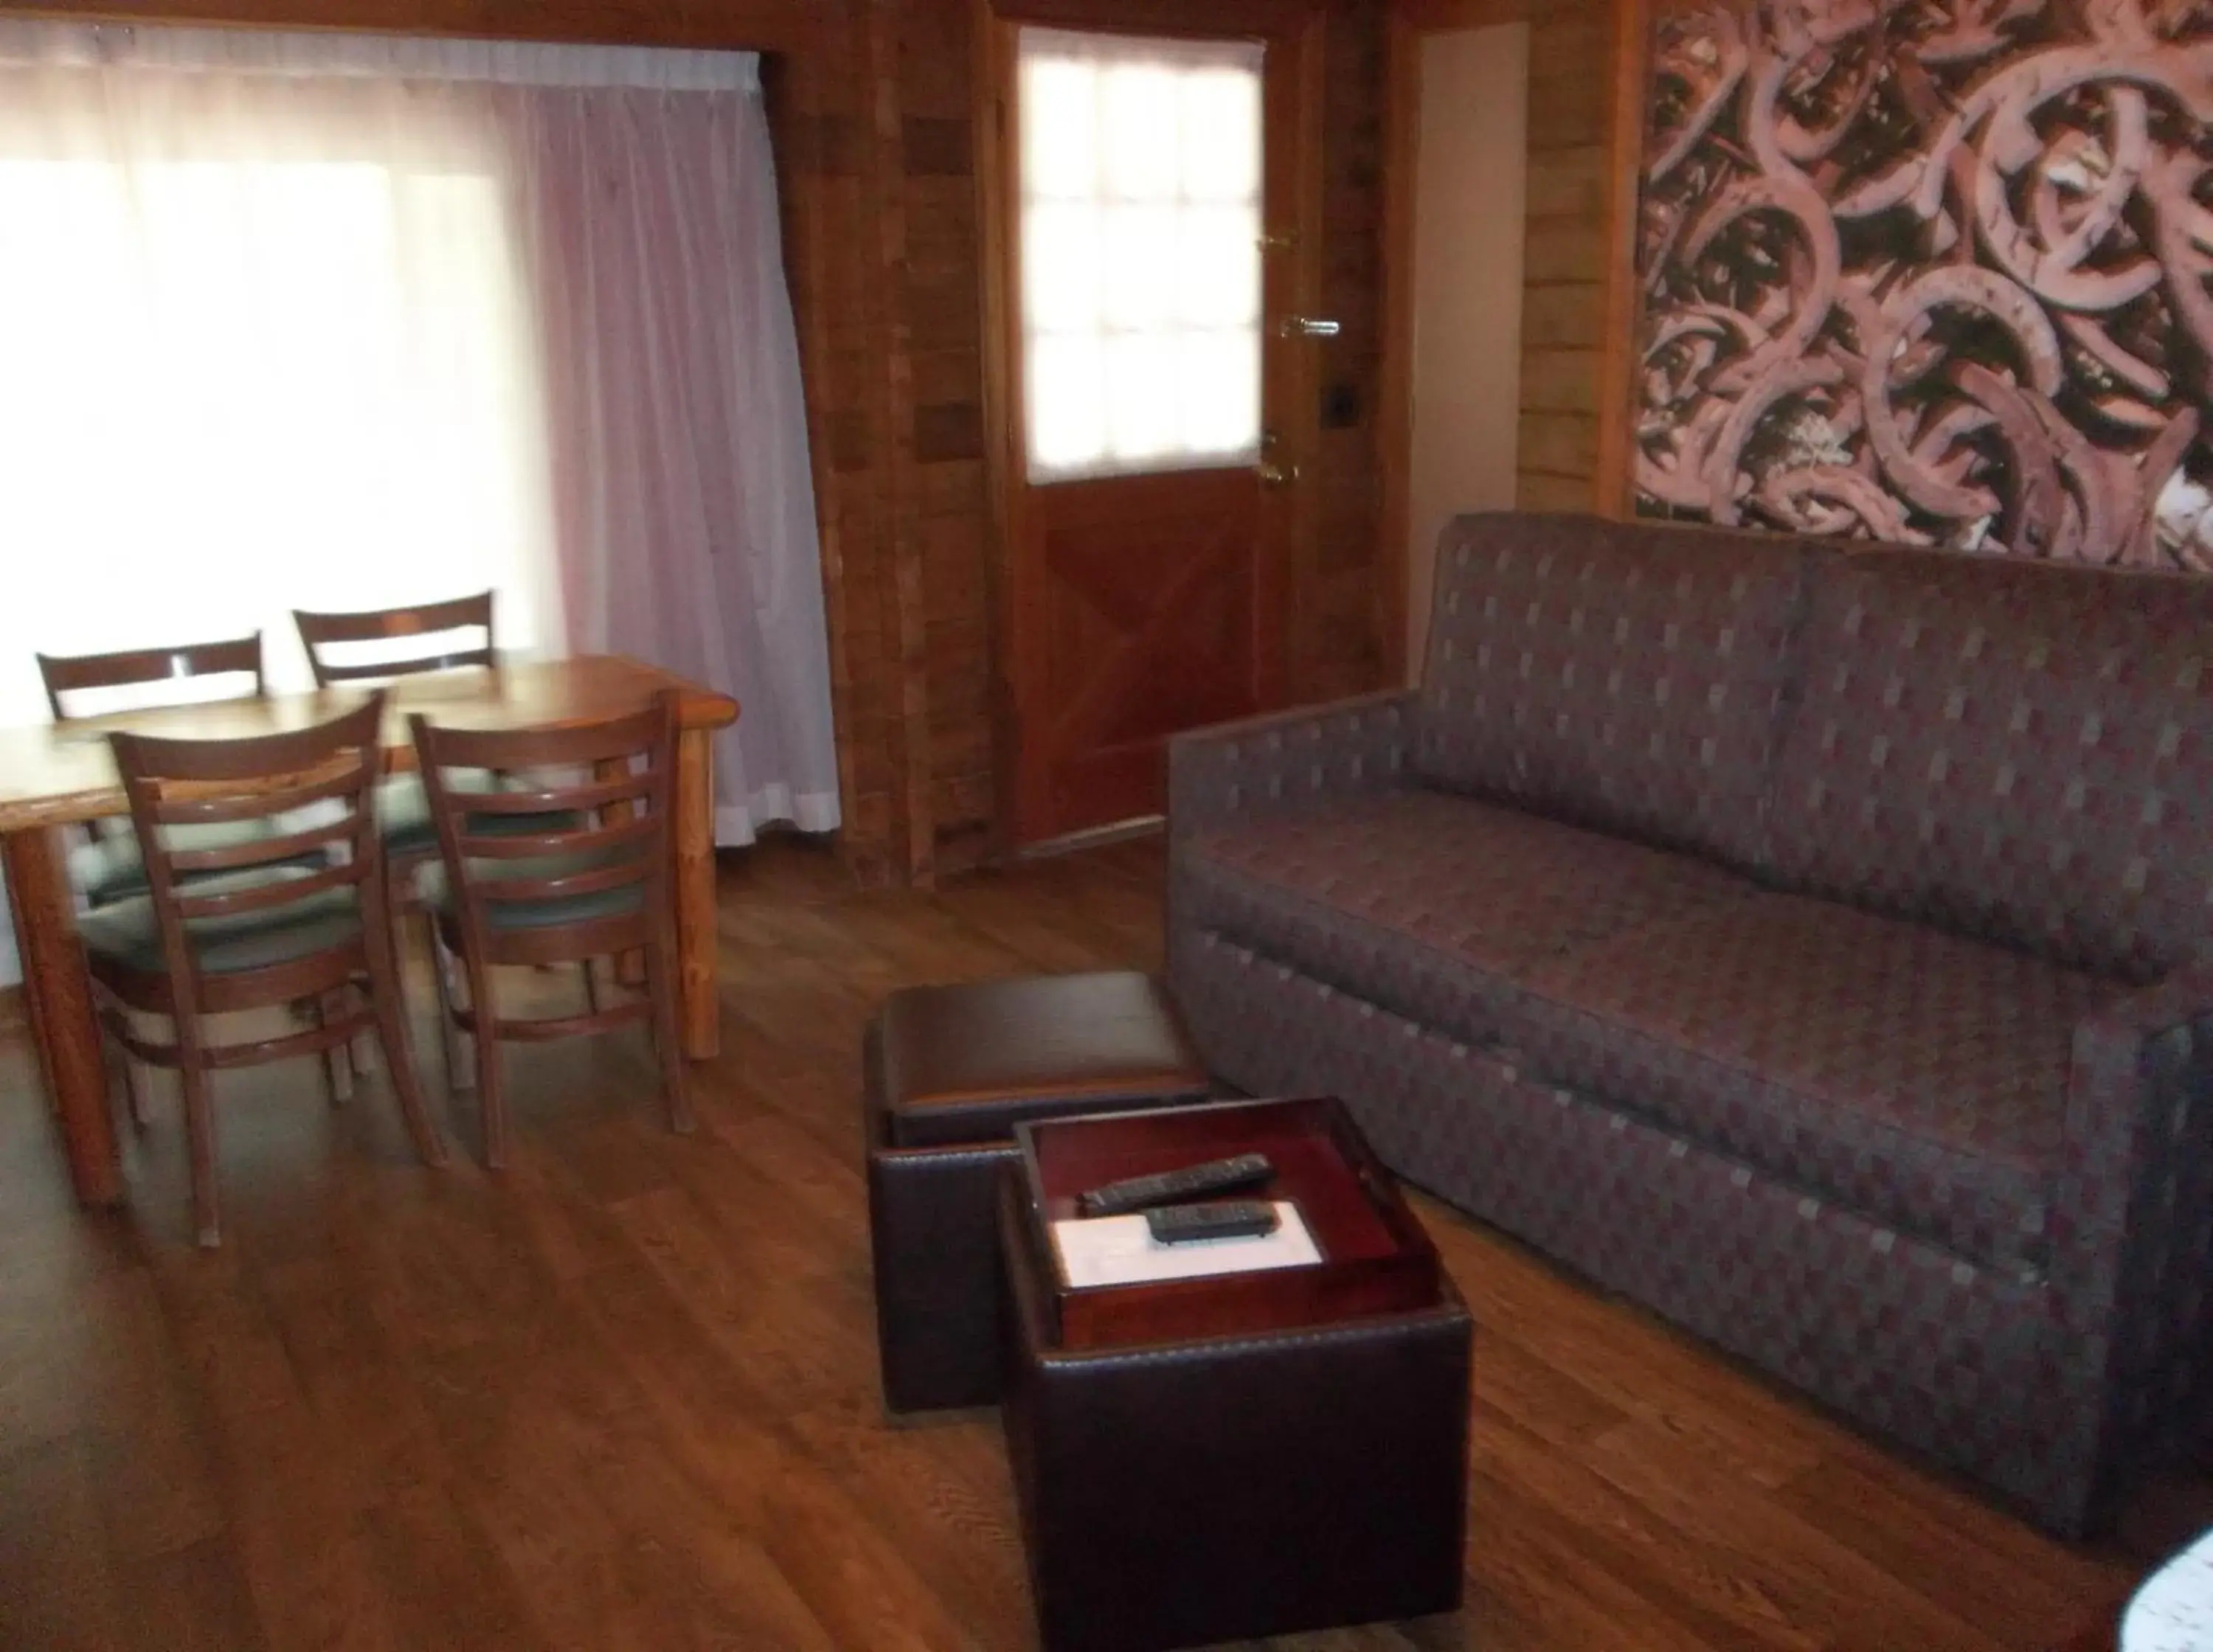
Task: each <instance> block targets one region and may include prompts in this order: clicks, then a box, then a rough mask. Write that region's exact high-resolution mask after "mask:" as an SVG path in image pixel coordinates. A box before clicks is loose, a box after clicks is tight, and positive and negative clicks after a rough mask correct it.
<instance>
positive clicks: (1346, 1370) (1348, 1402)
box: [999, 1115, 1474, 1652]
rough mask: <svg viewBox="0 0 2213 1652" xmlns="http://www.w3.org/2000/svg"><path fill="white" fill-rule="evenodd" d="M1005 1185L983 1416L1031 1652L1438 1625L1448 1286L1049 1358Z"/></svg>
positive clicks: (1450, 1408) (1154, 1647) (1006, 1177)
mask: <svg viewBox="0 0 2213 1652" xmlns="http://www.w3.org/2000/svg"><path fill="white" fill-rule="evenodd" d="M1186 1116H1187V1115H1179V1116H1178V1117H1179V1119H1182V1118H1184V1117H1186ZM1102 1122H1103V1121H1102ZM1024 1170H1025V1165H1024V1162H1023V1160H1022V1158H1021V1155H1020V1154H1019V1152H1018V1154H1017V1155H1016V1158H1015V1161H1014V1162H1013V1163H1012V1164H1010V1165H1009V1167H1008V1168H1007V1169H1006V1170H1005V1171H1004V1172H1003V1173H1002V1179H1001V1180H1002V1190H1001V1197H1000V1210H999V1224H1000V1249H1001V1256H1002V1259H1003V1277H1004V1281H1005V1291H1006V1303H1007V1305H1006V1307H1005V1309H1004V1312H1005V1313H1006V1314H1007V1316H1008V1330H1007V1335H1006V1338H1005V1342H1004V1348H1005V1358H1006V1362H1007V1374H1006V1379H1005V1397H1004V1404H1003V1417H1004V1420H1005V1425H1006V1432H1007V1455H1008V1458H1009V1463H1010V1465H1011V1466H1012V1467H1013V1470H1014V1478H1015V1493H1016V1496H1017V1498H1018V1500H1019V1502H1020V1503H1021V1516H1022V1535H1023V1540H1024V1547H1025V1548H1026V1550H1027V1552H1028V1558H1029V1570H1030V1587H1031V1593H1032V1594H1033V1598H1034V1600H1035V1604H1036V1608H1037V1615H1038V1625H1039V1638H1040V1641H1041V1643H1042V1644H1043V1646H1044V1648H1045V1652H1164V1649H1167V1648H1173V1647H1188V1646H1195V1645H1200V1644H1206V1643H1215V1642H1220V1641H1238V1642H1245V1641H1247V1640H1252V1639H1258V1638H1260V1637H1266V1636H1271V1635H1286V1634H1294V1633H1297V1632H1300V1631H1306V1630H1316V1629H1323V1628H1328V1627H1334V1626H1338V1625H1351V1624H1363V1623H1371V1622H1376V1621H1380V1620H1385V1619H1404V1618H1419V1617H1427V1616H1430V1615H1431V1614H1433V1613H1437V1612H1451V1611H1453V1610H1454V1609H1456V1608H1457V1607H1458V1606H1459V1605H1460V1599H1461V1594H1462V1590H1463V1587H1464V1583H1463V1580H1464V1578H1465V1575H1466V1530H1467V1527H1466V1513H1467V1484H1468V1481H1467V1474H1468V1405H1469V1378H1470V1371H1471V1361H1472V1351H1473V1341H1474V1326H1473V1322H1472V1320H1471V1318H1470V1316H1469V1314H1468V1312H1467V1309H1466V1307H1465V1306H1463V1305H1462V1303H1461V1301H1460V1297H1459V1295H1458V1293H1457V1292H1456V1291H1455V1290H1454V1289H1453V1286H1452V1283H1451V1281H1450V1279H1449V1278H1448V1277H1445V1276H1443V1275H1442V1273H1441V1272H1440V1274H1439V1275H1438V1277H1437V1279H1436V1286H1435V1289H1434V1290H1433V1291H1432V1293H1431V1294H1430V1296H1429V1299H1428V1302H1427V1305H1425V1306H1419V1307H1414V1308H1403V1309H1397V1310H1393V1311H1386V1312H1377V1313H1372V1314H1356V1313H1354V1314H1344V1315H1343V1316H1341V1317H1338V1316H1332V1317H1329V1318H1326V1319H1325V1320H1321V1321H1320V1322H1317V1323H1314V1324H1309V1325H1307V1326H1301V1327H1299V1328H1295V1329H1284V1330H1277V1331H1258V1332H1245V1333H1240V1334H1229V1335H1221V1336H1211V1337H1204V1338H1185V1339H1181V1340H1172V1341H1163V1340H1153V1339H1150V1338H1146V1339H1143V1340H1137V1341H1131V1342H1125V1343H1119V1344H1114V1345H1093V1346H1070V1345H1068V1344H1067V1342H1066V1339H1065V1338H1064V1335H1063V1334H1062V1332H1064V1331H1065V1329H1066V1321H1065V1320H1062V1319H1060V1317H1059V1315H1060V1312H1064V1311H1065V1309H1063V1310H1060V1311H1057V1310H1056V1307H1055V1301H1054V1295H1055V1289H1056V1286H1055V1284H1054V1283H1052V1279H1051V1273H1052V1269H1053V1266H1054V1265H1053V1264H1052V1262H1051V1261H1050V1260H1049V1259H1047V1254H1046V1251H1045V1248H1044V1247H1046V1246H1049V1243H1050V1241H1043V1240H1041V1239H1040V1238H1039V1228H1038V1226H1037V1222H1036V1217H1035V1214H1034V1212H1033V1210H1032V1209H1031V1208H1030V1207H1031V1204H1032V1198H1031V1196H1030V1194H1029V1193H1028V1192H1027V1191H1025V1187H1024V1182H1023V1174H1024ZM1192 1283H1197V1282H1192V1281H1180V1282H1178V1284H1177V1286H1176V1287H1172V1288H1170V1289H1180V1288H1181V1287H1183V1286H1187V1285H1190V1284H1192ZM1061 1289H1063V1290H1064V1289H1065V1288H1064V1287H1062V1288H1061ZM1061 1300H1062V1301H1063V1303H1064V1304H1065V1302H1066V1301H1067V1297H1066V1295H1063V1296H1062V1298H1061Z"/></svg>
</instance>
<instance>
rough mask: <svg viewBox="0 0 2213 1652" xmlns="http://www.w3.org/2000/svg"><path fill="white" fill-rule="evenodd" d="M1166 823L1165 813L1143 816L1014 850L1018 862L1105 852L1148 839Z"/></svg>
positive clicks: (1070, 833)
mask: <svg viewBox="0 0 2213 1652" xmlns="http://www.w3.org/2000/svg"><path fill="white" fill-rule="evenodd" d="M1166 825H1167V816H1166V815H1165V814H1140V815H1139V816H1137V819H1135V820H1117V821H1115V822H1114V824H1113V825H1112V826H1093V827H1091V828H1089V829H1088V831H1083V832H1068V833H1065V834H1064V835H1063V836H1061V837H1058V838H1046V840H1045V841H1044V842H1043V843H1041V844H1024V845H1023V846H1022V847H1021V848H1020V849H1017V850H1015V859H1016V860H1018V861H1041V860H1049V859H1051V858H1052V856H1055V855H1073V854H1075V853H1076V851H1077V850H1082V849H1103V848H1105V847H1106V845H1107V844H1119V843H1126V842H1128V841H1129V840H1130V839H1131V838H1149V837H1151V836H1153V835H1154V834H1155V832H1159V831H1160V830H1161V828H1162V827H1163V826H1166Z"/></svg>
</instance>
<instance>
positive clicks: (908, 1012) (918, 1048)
mask: <svg viewBox="0 0 2213 1652" xmlns="http://www.w3.org/2000/svg"><path fill="white" fill-rule="evenodd" d="M862 1065H863V1101H862V1105H863V1110H864V1118H863V1128H864V1130H865V1131H866V1139H867V1143H868V1155H869V1163H868V1177H869V1247H870V1249H871V1252H872V1253H873V1256H874V1259H875V1289H876V1341H877V1349H878V1352H879V1357H880V1360H881V1369H882V1376H883V1392H884V1405H885V1406H886V1408H887V1410H890V1411H895V1412H898V1411H924V1410H936V1409H942V1408H947V1407H952V1406H959V1405H993V1404H996V1403H997V1400H998V1398H999V1261H998V1234H997V1227H996V1225H995V1222H994V1218H993V1216H992V1210H993V1204H994V1201H995V1200H996V1198H997V1190H998V1174H999V1169H1000V1167H1001V1166H1002V1165H1003V1164H1004V1163H1005V1162H1006V1161H1007V1160H1008V1159H1009V1157H1010V1156H1011V1155H1012V1154H1013V1151H1014V1149H1013V1145H1012V1143H1011V1142H1010V1140H1009V1137H1011V1136H1012V1134H1013V1131H1014V1127H1015V1125H1016V1124H1018V1123H1020V1122H1021V1121H1023V1120H1025V1119H1048V1118H1057V1117H1061V1116H1064V1115H1067V1114H1072V1113H1100V1112H1119V1111H1126V1110H1128V1109H1130V1108H1133V1107H1144V1106H1184V1105H1187V1104H1189V1103H1192V1102H1195V1101H1203V1100H1206V1099H1207V1097H1208V1085H1207V1078H1206V1073H1205V1070H1204V1067H1202V1066H1201V1065H1200V1064H1199V1060H1198V1054H1197V1052H1194V1051H1193V1050H1192V1047H1191V1045H1190V1044H1189V1042H1188V1040H1186V1039H1185V1037H1184V1034H1183V1030H1182V1026H1181V1023H1180V1021H1179V1020H1178V1018H1177V1016H1176V1015H1175V1011H1174V1008H1173V1007H1172V1006H1171V1005H1170V1004H1169V1003H1168V1001H1167V997H1166V995H1165V994H1164V993H1163V992H1162V991H1161V987H1160V984H1159V983H1158V982H1156V981H1155V980H1154V979H1152V978H1150V977H1149V976H1146V975H1142V974H1137V973H1133V972H1105V973H1100V974H1091V975H1064V976H1036V977H1025V978H1018V979H1015V980H1007V981H987V982H978V983H974V984H965V985H959V986H942V987H917V988H911V989H909V990H907V991H901V992H895V993H893V994H892V995H891V996H890V997H888V998H887V999H886V1000H885V1003H884V1007H883V1009H882V1010H881V1013H880V1014H879V1015H877V1017H876V1018H875V1021H872V1022H871V1023H870V1024H869V1030H868V1033H867V1035H866V1038H865V1040H864V1043H863V1052H862Z"/></svg>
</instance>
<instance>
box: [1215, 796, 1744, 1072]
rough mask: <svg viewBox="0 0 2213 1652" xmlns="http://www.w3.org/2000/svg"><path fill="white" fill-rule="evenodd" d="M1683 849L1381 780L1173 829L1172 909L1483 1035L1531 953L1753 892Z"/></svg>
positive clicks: (1556, 950)
mask: <svg viewBox="0 0 2213 1652" xmlns="http://www.w3.org/2000/svg"><path fill="white" fill-rule="evenodd" d="M1756 893H1757V892H1756V891H1755V890H1754V888H1753V886H1752V885H1751V884H1750V883H1748V882H1747V881H1744V880H1743V879H1741V878H1739V877H1737V876H1735V875H1734V874H1732V873H1729V872H1726V871H1723V870H1722V869H1719V868H1717V867H1714V866H1711V865H1709V864H1707V863H1705V862H1704V861H1699V860H1696V859H1692V858H1691V857H1689V856H1682V855H1676V854H1672V853H1669V852H1668V851H1667V850H1657V849H1650V848H1647V847H1644V846H1643V845H1641V844H1633V843H1630V842H1627V841H1625V839H1622V838H1609V837H1606V836H1603V835H1600V834H1599V833H1596V832H1584V831H1581V830H1578V829H1577V828H1576V827H1573V826H1562V825H1560V824H1559V823H1558V822H1557V821H1552V820H1544V819H1542V818H1540V817H1539V816H1537V815H1533V814H1523V813H1521V812H1519V811H1517V810H1515V809H1511V808H1497V807H1495V806H1493V805H1491V804H1488V803H1482V802H1476V801H1474V800H1472V799H1470V798H1466V797H1460V796H1450V795H1448V794H1445V793H1442V792H1436V791H1427V790H1407V791H1399V792H1390V793H1386V794H1383V795H1381V796H1369V797H1362V798H1357V799H1352V800H1348V801H1344V802H1334V803H1330V804H1326V805H1323V806H1320V807H1317V808H1306V809H1302V810H1301V811H1300V812H1298V813H1297V814H1283V815H1278V816H1275V817H1273V818H1268V819H1262V820H1253V821H1245V822H1240V823H1239V824H1238V825H1237V826H1235V828H1234V829H1233V830H1228V831H1222V832H1200V833H1198V834H1196V835H1195V836H1193V837H1192V838H1188V839H1186V840H1184V841H1182V842H1180V843H1179V844H1178V846H1177V850H1176V857H1175V887H1174V899H1175V900H1176V902H1177V903H1178V906H1177V921H1178V922H1179V923H1180V924H1192V925H1195V926H1197V927H1198V928H1201V929H1205V930H1214V931H1216V932H1217V933H1220V934H1222V935H1225V936H1228V937H1229V938H1230V939H1232V940H1235V941H1237V942H1241V943H1242V944H1243V945H1246V946H1248V947H1250V948H1253V950H1254V951H1256V952H1258V953H1260V954H1263V955H1265V956H1267V957H1271V958H1273V959H1276V960H1278V961H1279V962H1282V963H1285V964H1289V965H1290V966H1293V967H1295V968H1296V969H1298V970H1300V971H1302V972H1304V973H1306V974H1308V975H1310V976H1312V977H1314V978H1316V979H1318V980H1320V981H1322V982H1325V983H1326V984H1330V985H1332V986H1336V987H1339V988H1342V989H1344V990H1345V991H1354V992H1357V993H1358V994H1359V995H1360V996H1361V997H1363V998H1365V999H1367V1000H1368V1001H1369V1002H1370V1003H1375V1004H1377V1005H1379V1006H1380V1007H1381V1008H1384V1009H1390V1010H1392V1011H1393V1012H1394V1013H1396V1014H1399V1015H1405V1016H1406V1017H1408V1018H1409V1019H1411V1020H1414V1021H1420V1022H1422V1023H1423V1024H1424V1025H1427V1026H1432V1027H1438V1028H1440V1029H1441V1030H1445V1031H1449V1032H1450V1033H1452V1034H1453V1035H1454V1036H1455V1037H1458V1038H1462V1039H1469V1040H1472V1041H1475V1042H1482V1043H1489V1042H1493V1041H1495V1040H1497V1038H1498V1037H1499V1035H1500V1029H1501V1017H1502V1015H1503V1014H1505V1013H1506V1012H1507V1010H1508V1009H1509V1006H1510V1005H1511V1004H1512V1003H1514V1002H1515V999H1516V998H1517V997H1518V987H1517V982H1518V980H1519V978H1521V977H1522V976H1524V975H1526V974H1527V972H1528V971H1529V970H1530V969H1531V968H1532V967H1533V966H1535V965H1536V964H1537V963H1539V961H1541V960H1545V959H1547V958H1551V957H1552V956H1554V955H1556V954H1560V953H1562V952H1564V951H1567V950H1569V949H1571V948H1577V947H1582V946H1586V945H1588V944H1589V943H1591V942H1596V941H1602V940H1604V939H1606V937H1607V936H1613V935H1618V934H1621V933H1623V932H1625V931H1631V930H1638V929H1641V928H1643V927H1644V926H1647V925H1650V924H1658V923H1661V922H1664V921H1666V920H1668V919H1671V918H1677V917H1684V916H1686V915H1688V914H1691V913H1693V912H1698V911H1710V910H1713V909H1716V908H1728V907H1734V906H1735V905H1740V904H1741V903H1743V902H1745V901H1747V900H1750V899H1753V897H1754V896H1755V894H1756Z"/></svg>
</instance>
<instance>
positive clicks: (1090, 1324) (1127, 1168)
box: [1010, 1097, 1441, 1348]
mask: <svg viewBox="0 0 2213 1652" xmlns="http://www.w3.org/2000/svg"><path fill="white" fill-rule="evenodd" d="M1015 1143H1016V1146H1017V1148H1018V1149H1019V1153H1020V1160H1019V1163H1018V1164H1017V1165H1016V1166H1015V1168H1014V1174H1015V1177H1016V1179H1017V1191H1018V1192H1019V1195H1020V1198H1021V1207H1022V1218H1023V1219H1022V1221H1021V1234H1022V1237H1023V1239H1024V1241H1025V1242H1026V1245H1027V1255H1026V1256H1024V1257H1022V1258H1021V1259H1010V1260H1012V1261H1016V1262H1017V1265H1022V1266H1026V1267H1027V1268H1029V1269H1031V1270H1033V1273H1034V1277H1036V1279H1037V1280H1038V1282H1039V1283H1040V1284H1042V1285H1043V1286H1044V1287H1045V1293H1044V1294H1045V1295H1046V1300H1047V1301H1048V1302H1049V1303H1050V1305H1051V1309H1052V1320H1053V1325H1054V1330H1055V1332H1056V1334H1057V1339H1058V1344H1059V1346H1061V1347H1062V1348H1104V1347H1125V1346H1130V1345H1132V1344H1143V1343H1159V1342H1181V1341H1186V1340H1190V1339H1192V1338H1203V1337H1225V1336H1236V1335H1240V1334H1245V1333H1250V1332H1264V1331H1287V1330H1296V1329H1300V1328H1304V1327H1312V1326H1326V1325H1333V1324H1338V1323H1340V1322H1342V1321H1344V1320H1356V1319H1361V1318H1364V1317H1368V1316H1370V1315H1374V1314H1399V1313H1407V1312H1411V1311H1414V1310H1417V1309H1420V1308H1430V1307H1433V1306H1435V1305H1436V1302H1437V1301H1438V1300H1439V1281H1440V1277H1441V1270H1440V1267H1439V1265H1438V1262H1437V1253H1436V1247H1435V1246H1434V1245H1433V1244H1431V1243H1430V1236H1429V1234H1427V1233H1426V1232H1425V1231H1424V1229H1423V1228H1422V1225H1421V1223H1420V1222H1417V1220H1415V1217H1414V1213H1413V1212H1412V1211H1411V1210H1409V1209H1407V1207H1406V1202H1405V1199H1404V1198H1401V1197H1400V1196H1399V1190H1398V1186H1397V1185H1396V1184H1395V1183H1394V1182H1393V1180H1392V1179H1391V1175H1390V1173H1389V1172H1388V1171H1387V1170H1385V1169H1384V1168H1383V1167H1382V1165H1381V1163H1380V1162H1379V1161H1377V1159H1376V1157H1375V1153H1374V1152H1373V1151H1372V1150H1371V1149H1369V1145H1368V1143H1367V1142H1366V1140H1365V1139H1364V1138H1363V1137H1362V1136H1361V1134H1360V1132H1359V1131H1358V1129H1357V1128H1356V1127H1355V1126H1354V1125H1353V1122H1352V1119H1351V1118H1350V1115H1348V1114H1347V1113H1346V1112H1345V1110H1344V1103H1342V1102H1340V1101H1338V1100H1336V1099H1334V1098H1333V1097H1314V1098H1308V1099H1304V1100H1290V1101H1230V1102H1222V1103H1218V1104H1215V1105H1211V1106H1196V1107H1176V1108H1171V1109H1167V1110H1165V1111H1155V1112H1148V1113H1101V1114H1094V1115H1093V1116H1091V1117H1089V1118H1082V1119H1041V1120H1036V1121H1033V1122H1030V1123H1026V1124H1021V1125H1016V1126H1015ZM1238 1153H1265V1154H1266V1155H1268V1157H1269V1158H1270V1160H1271V1161H1273V1162H1274V1164H1275V1167H1276V1177H1275V1180H1274V1181H1273V1182H1271V1184H1270V1185H1269V1186H1267V1187H1266V1188H1265V1190H1263V1191H1260V1192H1254V1193H1252V1194H1249V1195H1239V1196H1238V1197H1249V1198H1274V1199H1290V1200H1293V1201H1295V1203H1296V1204H1297V1205H1298V1207H1299V1214H1300V1216H1302V1218H1303V1220H1304V1221H1305V1222H1306V1225H1307V1228H1308V1232H1309V1233H1310V1234H1312V1235H1313V1237H1314V1244H1315V1247H1317V1248H1318V1249H1319V1250H1320V1252H1321V1257H1322V1259H1321V1261H1320V1264H1318V1265H1309V1266H1305V1267H1295V1268H1282V1269H1276V1270H1272V1271H1266V1272H1259V1273H1237V1274H1222V1275H1216V1276H1210V1277H1202V1278H1192V1279H1163V1280H1156V1281H1152V1282H1149V1283H1143V1284H1117V1285H1098V1286H1090V1287H1076V1286H1073V1285H1071V1284H1070V1283H1069V1282H1068V1277H1067V1275H1066V1273H1065V1271H1064V1269H1063V1268H1062V1266H1061V1263H1060V1253H1059V1250H1058V1247H1056V1246H1055V1245H1054V1243H1053V1241H1052V1223H1053V1222H1060V1221H1066V1220H1069V1219H1070V1218H1072V1217H1074V1216H1076V1196H1077V1195H1078V1194H1080V1193H1082V1192H1085V1191H1086V1190H1087V1189H1089V1188H1093V1187H1096V1186H1100V1184H1102V1183H1105V1182H1110V1181H1119V1180H1121V1179H1122V1178H1124V1177H1125V1176H1143V1175H1150V1174H1152V1173H1155V1172H1157V1171H1163V1170H1176V1169H1180V1168H1182V1167H1185V1166H1186V1165H1192V1164H1198V1163H1202V1162H1204V1161H1206V1160H1210V1159H1220V1158H1227V1157H1228V1156H1229V1155H1233V1154H1238Z"/></svg>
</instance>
